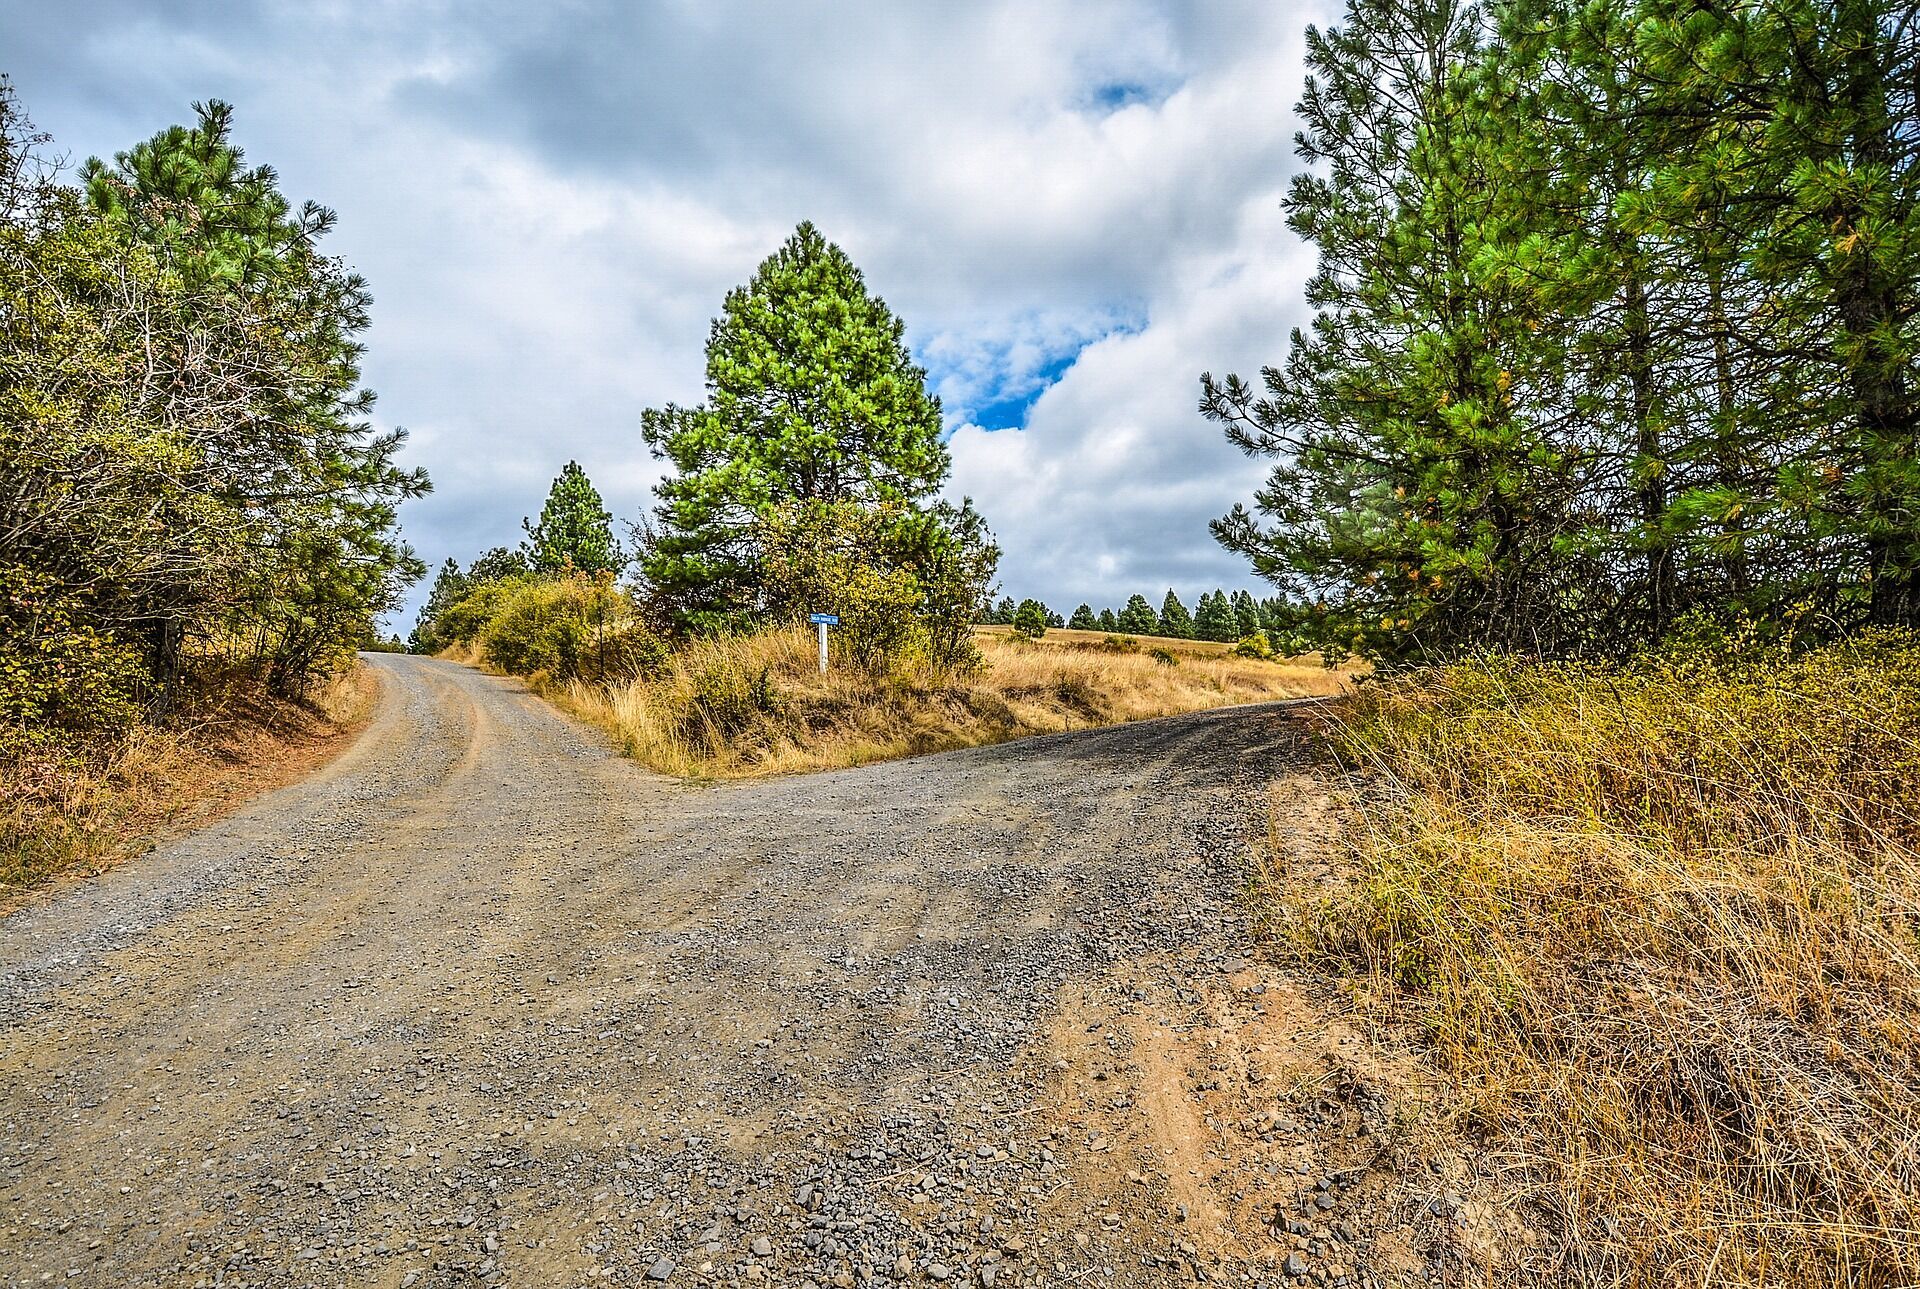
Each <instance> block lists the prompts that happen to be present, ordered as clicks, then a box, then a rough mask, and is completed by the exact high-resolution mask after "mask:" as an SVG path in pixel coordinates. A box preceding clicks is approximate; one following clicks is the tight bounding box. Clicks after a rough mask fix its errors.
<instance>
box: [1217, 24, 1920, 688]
mask: <svg viewBox="0 0 1920 1289" xmlns="http://www.w3.org/2000/svg"><path fill="white" fill-rule="evenodd" d="M1910 33H1911V15H1910V13H1908V12H1907V8H1906V7H1905V6H1902V5H1894V4H1890V3H1886V2H1884V0H1859V2H1858V3H1846V4H1819V3H1799V2H1798V0H1792V2H1786V3H1778V4H1775V3H1768V4H1752V5H1733V6H1721V7H1718V8H1715V7H1711V6H1709V7H1704V8H1703V7H1700V6H1679V7H1675V6H1672V5H1662V4H1656V3H1653V2H1652V0H1599V2H1598V3H1595V4H1590V5H1582V6H1576V7H1568V6H1564V5H1557V4H1549V3H1545V0H1521V2H1520V3H1514V4H1506V5H1501V6H1495V7H1489V8H1487V9H1476V8H1471V7H1461V6H1456V5H1454V4H1451V3H1448V2H1447V0H1420V2H1419V3H1415V4H1412V5H1407V4H1400V3H1387V0H1352V2H1351V3H1350V4H1349V5H1348V6H1347V11H1346V18H1345V22H1344V24H1343V25H1342V27H1341V28H1340V29H1339V30H1337V31H1328V32H1318V31H1314V32H1310V33H1309V39H1308V54H1309V64H1310V70H1311V72H1312V79H1311V80H1310V82H1309V85H1308V88H1307V91H1306V94H1305V96H1304V97H1303V99H1302V101H1301V103H1300V109H1299V110H1300V115H1301V117H1302V119H1303V121H1304V122H1305V125H1306V129H1305V131H1304V133H1303V134H1302V136H1301V144H1300V151H1301V155H1302V157H1303V158H1304V159H1305V160H1306V161H1307V162H1308V163H1309V166H1310V169H1309V171H1308V172H1307V173H1304V174H1302V175H1301V176H1300V177H1299V178H1298V179H1296V181H1295V183H1294V186H1293V188H1292V191H1291V194H1290V196H1289V198H1288V202H1287V207H1288V212H1289V218H1290V222H1291V224H1292V226H1293V227H1294V229H1295V230H1296V231H1297V232H1299V233H1300V234H1301V235H1302V236H1304V237H1307V238H1309V239H1310V240H1312V241H1313V242H1315V244H1316V245H1317V246H1318V248H1319V251H1320V271H1319V273H1318V274H1317V276H1316V277H1315V278H1314V279H1313V281H1312V282H1311V283H1310V285H1309V288H1308V296H1309V300H1310V302H1311V303H1312V304H1313V305H1314V306H1315V308H1316V309H1317V310H1318V313H1317V316H1316V318H1315V320H1314V323H1313V325H1312V327H1311V328H1310V329H1308V330H1305V331H1302V332H1298V333H1296V334H1295V335H1294V337H1293V340H1292V345H1291V348H1290V351H1289V353H1288V355H1287V358H1286V361H1285V362H1284V364H1283V365H1281V366H1279V367H1277V368H1272V369H1268V370H1267V371H1265V372H1264V373H1263V382H1262V383H1263V388H1262V389H1261V390H1260V391H1258V392H1256V391H1255V389H1254V388H1253V387H1252V386H1250V385H1249V384H1248V383H1246V382H1244V381H1242V380H1240V379H1239V378H1238V377H1231V376H1230V377H1228V378H1226V379H1225V380H1223V381H1219V382H1216V381H1214V380H1213V379H1212V378H1211V377H1206V378H1203V398H1202V409H1203V411H1204V412H1205V413H1206V415H1207V416H1209V417H1210V418H1212V419H1214V420H1216V421H1218V422H1220V423H1221V424H1222V425H1223V426H1224V427H1225V429H1226V432H1227V435H1228V437H1229V438H1230V439H1231V440H1232V441H1233V442H1234V443H1236V444H1238V445H1239V446H1241V447H1242V448H1243V449H1245V450H1247V451H1248V452H1251V453H1256V454H1262V455H1271V456H1273V457H1275V458H1277V462H1278V463H1277V464H1276V466H1275V469H1274V471H1273V473H1272V475H1271V476H1270V478H1269V480H1268V482H1267V484H1266V486H1265V487H1264V488H1262V489H1261V490H1260V491H1259V492H1258V494H1257V495H1256V497H1255V499H1254V504H1253V507H1252V509H1251V510H1249V509H1247V508H1241V507H1236V508H1235V510H1234V511H1233V512H1232V513H1230V514H1229V515H1227V516H1226V517H1225V518H1223V519H1221V520H1220V521H1218V522H1216V524H1215V525H1214V531H1215V534H1216V536H1217V537H1218V538H1219V539H1220V540H1221V542H1223V543H1224V544H1225V545H1226V546H1228V547H1229V548H1230V549H1233V550H1236V551H1240V552H1242V553H1243V554H1245V555H1247V556H1248V557H1249V559H1250V560H1251V562H1252V564H1253V567H1254V569H1255V571H1256V572H1258V573H1260V574H1261V575H1262V576H1265V577H1267V578H1269V579H1271V580H1273V581H1274V582H1276V583H1277V584H1278V585H1280V586H1282V587H1284V588H1288V589H1292V590H1298V591H1301V592H1304V593H1306V594H1307V595H1308V596H1310V597H1311V598H1312V600H1313V601H1314V602H1315V607H1314V609H1313V611H1312V613H1311V614H1310V615H1306V616H1302V617H1300V618H1299V619H1298V620H1300V621H1303V622H1308V623H1310V624H1311V625H1312V626H1313V628H1314V629H1315V630H1316V632H1317V633H1318V634H1319V637H1320V638H1321V639H1324V640H1327V641H1329V642H1332V643H1336V644H1339V645H1341V646H1351V647H1356V648H1359V649H1362V650H1363V651H1366V652H1369V653H1372V654H1376V655H1380V656H1388V657H1391V656H1404V655H1411V654H1418V653H1421V652H1423V651H1442V652H1444V651H1448V650H1453V649H1458V648H1461V647H1464V646H1469V645H1472V644H1476V643H1484V644H1494V645H1500V646H1504V647H1509V648H1516V649H1526V650H1530V651H1537V652H1545V653H1548V654H1603V655H1612V656H1623V655H1624V654H1626V653H1628V652H1631V651H1632V650H1633V649H1634V648H1635V647H1637V645H1638V643H1639V642H1640V641H1643V640H1646V639H1648V638H1657V637H1659V636H1661V635H1663V634H1665V633H1666V632H1667V631H1668V630H1669V629H1670V628H1671V626H1672V625H1673V624H1674V622H1675V621H1677V620H1678V619H1679V618H1680V617H1681V616H1682V615H1684V614H1686V613H1688V612H1692V611H1696V610H1700V611H1706V612H1708V613H1712V614H1717V615H1738V614H1742V613H1744V614H1750V615H1754V616H1756V617H1761V618H1769V619H1772V620H1774V621H1776V622H1781V623H1787V622H1794V621H1799V622H1800V623H1801V628H1800V629H1801V630H1803V632H1804V631H1807V630H1812V629H1815V628H1816V626H1817V629H1818V630H1819V631H1822V632H1826V633H1829V634H1831V633H1837V632H1844V631H1847V630H1851V629H1853V628H1856V627H1858V626H1860V625H1862V624H1866V623H1887V624H1893V623H1898V624H1907V625H1916V624H1920V504H1916V499H1920V448H1916V444H1917V443H1920V433H1917V427H1916V419H1915V411H1916V409H1915V400H1916V397H1917V396H1920V391H1916V388H1915V381H1914V378H1913V372H1914V369H1915V364H1916V358H1917V357H1920V132H1916V131H1915V130H1914V129H1913V128H1912V122H1913V121H1914V120H1915V119H1916V117H1917V116H1920V107H1917V106H1916V100H1915V96H1916V92H1917V87H1920V78H1917V76H1916V73H1917V72H1920V46H1916V43H1915V42H1914V41H1913V40H1912V39H1911V35H1910ZM1242 616H1244V615H1242ZM1242 625H1244V623H1243V624H1242Z"/></svg>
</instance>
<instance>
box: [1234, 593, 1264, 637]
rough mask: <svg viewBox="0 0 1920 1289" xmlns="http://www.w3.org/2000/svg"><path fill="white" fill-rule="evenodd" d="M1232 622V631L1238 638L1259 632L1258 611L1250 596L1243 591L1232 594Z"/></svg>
mask: <svg viewBox="0 0 1920 1289" xmlns="http://www.w3.org/2000/svg"><path fill="white" fill-rule="evenodd" d="M1233 620H1234V622H1235V624H1236V625H1235V627H1234V630H1235V631H1237V632H1238V633H1239V635H1240V636H1250V635H1252V634H1253V633H1254V632H1256V631H1258V630H1260V610H1259V609H1258V608H1257V607H1255V605H1254V603H1253V596H1252V595H1250V594H1248V593H1247V592H1245V591H1235V592H1234V593H1233ZM1236 638H1237V637H1236Z"/></svg>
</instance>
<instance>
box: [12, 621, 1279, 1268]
mask: <svg viewBox="0 0 1920 1289" xmlns="http://www.w3.org/2000/svg"><path fill="white" fill-rule="evenodd" d="M369 661H370V662H371V663H372V665H374V666H375V667H377V668H379V669H380V671H381V673H382V682H383V696H382V700H381V705H380V709H379V712H378V714H377V716H376V717H375V719H374V721H373V724H372V725H371V726H370V727H369V729H368V731H367V733H366V734H365V735H364V736H363V737H362V738H361V739H360V740H359V741H358V742H357V743H356V744H355V746H354V747H353V749H352V750H350V751H349V752H348V753H346V754H345V755H344V756H343V757H342V758H340V759H339V760H338V761H336V762H334V763H333V764H332V765H331V766H329V767H328V768H327V769H326V770H325V771H323V772H322V773H321V774H319V775H318V776H316V777H315V778H312V779H310V780H307V781H305V782H302V783H300V784H297V785H295V786H293V787H290V788H287V789H284V790H281V791H279V792H276V793H274V794H272V795H271V796H268V797H265V798H262V799H260V800H258V801H256V802H255V803H253V804H252V805H250V806H249V807H247V808H245V809H244V810H242V811H240V812H239V813H236V814H234V815H231V816H229V817H228V818H226V819H224V820H222V821H221V822H219V823H218V824H216V825H214V826H213V827H210V828H208V829H206V830H204V831H202V832H200V833H197V834H195V835H194V836H192V837H189V838H187V839H185V840H183V841H181V842H178V843H176V844H173V845H170V846H168V847H165V848H163V849H162V850H160V851H157V852H155V853H154V854H152V855H150V856H147V857H145V858H143V859H141V860H139V861H136V862H132V863H129V864H126V865H124V866H122V867H120V868H119V869H116V870H114V871H112V872H110V873H108V874H107V875H105V876H104V877H102V878H100V879H98V880H95V881H93V882H90V883H87V884H85V885H79V886H73V887H68V888H66V889H64V890H62V891H61V892H59V893H57V894H56V895H55V896H53V897H51V898H48V899H46V900H44V901H42V902H41V903H39V904H36V905H32V906H29V907H27V908H25V909H22V910H20V911H19V912H17V913H15V914H14V915H12V916H11V917H8V918H7V919H5V920H4V921H3V922H0V1205H3V1207H0V1284H5V1285H9V1286H13V1285H21V1286H24V1285H29V1284H42V1283H58V1284H87V1285H113V1286H121V1285H196V1284H205V1285H240V1284H246V1285H355V1286H359V1285H391V1286H439V1285H459V1286H466V1285H494V1284H503V1283H504V1284H512V1285H528V1286H548V1285H555V1286H574V1285H579V1286H594V1285H600V1284H612V1285H621V1286H634V1285H645V1284H650V1283H658V1282H662V1281H664V1282H666V1283H668V1284H671V1285H681V1284H710V1283H712V1284H732V1283H755V1282H757V1283H764V1284H772V1285H806V1284H810V1283H811V1284H815V1285H818V1286H822V1287H824V1286H828V1285H840V1286H850V1285H864V1284H868V1283H875V1284H889V1285H891V1284H896V1283H900V1282H903V1281H904V1282H908V1283H914V1284H919V1283H923V1282H924V1283H946V1284H956V1285H957V1284H965V1285H976V1286H985V1287H987V1289H993V1287H994V1286H1008V1285H1026V1284H1032V1285H1064V1284H1095V1285H1135V1284H1139V1285H1159V1284H1169V1283H1190V1282H1191V1281H1192V1279H1193V1278H1195V1277H1196V1276H1200V1275H1209V1274H1210V1278H1214V1279H1226V1280H1228V1281H1230V1282H1232V1283H1244V1282H1247V1281H1252V1280H1255V1279H1256V1278H1257V1277H1256V1275H1255V1273H1254V1272H1253V1271H1251V1270H1243V1269H1241V1268H1239V1267H1237V1266H1234V1265H1231V1264H1226V1263H1217V1265H1216V1266H1215V1269H1214V1270H1213V1271H1212V1272H1211V1273H1208V1272H1207V1271H1204V1270H1201V1269H1200V1267H1201V1264H1202V1263H1203V1262H1205V1261H1206V1256H1205V1252H1204V1251H1196V1250H1194V1249H1193V1247H1192V1246H1191V1244H1186V1245H1185V1246H1184V1251H1183V1241H1182V1239H1181V1232H1180V1230H1179V1229H1178V1223H1179V1222H1180V1221H1181V1220H1182V1218H1183V1217H1184V1212H1179V1213H1176V1212H1174V1211H1173V1206H1171V1205H1160V1204H1157V1203H1155V1202H1154V1201H1153V1199H1152V1197H1151V1196H1150V1195H1149V1196H1147V1197H1146V1198H1144V1199H1134V1200H1128V1203H1127V1205H1126V1207H1125V1208H1124V1210H1123V1209H1122V1208H1121V1207H1120V1202H1119V1201H1120V1198H1123V1197H1115V1196H1108V1195H1104V1194H1101V1193H1099V1188H1100V1187H1101V1186H1102V1185H1104V1184H1105V1183H1103V1182H1102V1181H1100V1180H1099V1179H1100V1178H1101V1177H1102V1176H1103V1175H1104V1174H1102V1173H1101V1172H1100V1170H1098V1169H1097V1168H1089V1167H1086V1166H1085V1165H1086V1164H1087V1161H1088V1157H1089V1155H1090V1152H1091V1153H1094V1154H1097V1152H1099V1151H1100V1150H1102V1149H1103V1148H1104V1147H1105V1142H1104V1139H1098V1138H1096V1139H1089V1138H1087V1137H1085V1136H1083V1135H1082V1133H1081V1132H1080V1131H1078V1130H1077V1127H1076V1124H1075V1123H1074V1122H1073V1121H1071V1120H1067V1121H1062V1120H1060V1119H1059V1118H1058V1111H1057V1107H1058V1106H1059V1105H1061V1104H1065V1103H1067V1101H1068V1100H1070V1098H1066V1097H1064V1096H1063V1092H1066V1091H1071V1089H1063V1088H1062V1086H1061V1084H1062V1080H1063V1079H1068V1080H1070V1079H1071V1077H1072V1076H1070V1075H1063V1074H1062V1067H1063V1066H1064V1065H1065V1064H1066V1063H1065V1062H1064V1061H1061V1060H1058V1059H1057V1053H1056V1051H1055V1050H1054V1049H1053V1048H1050V1047H1049V1044H1048V1033H1049V1027H1050V1026H1054V1025H1056V1024H1057V1022H1058V1013H1057V1003H1058V999H1059V995H1060V992H1061V990H1062V988H1063V986H1067V985H1074V986H1075V987H1076V988H1078V987H1079V982H1083V981H1085V980H1088V979H1090V978H1093V977H1097V976H1102V975H1110V974H1111V973H1112V972H1113V971H1114V969H1115V967H1116V964H1122V965H1124V964H1125V963H1127V962H1129V961H1133V960H1139V961H1146V960H1148V959H1150V958H1155V957H1156V956H1157V957H1161V958H1164V956H1165V955H1166V954H1167V953H1169V952H1171V951H1176V950H1177V951H1178V952H1180V953H1182V954H1184V955H1186V957H1185V958H1184V959H1183V960H1185V961H1191V962H1196V963H1202V964H1205V963H1218V962H1228V963H1231V961H1232V957H1233V955H1235V954H1238V953H1240V952H1243V951H1244V944H1243V942H1242V936H1243V934H1244V932H1243V929H1242V926H1241V923H1240V921H1239V917H1238V914H1237V912H1236V907H1237V884H1238V881H1239V875H1238V869H1237V867H1236V865H1237V863H1238V860H1237V858H1236V857H1237V856H1238V855H1239V854H1240V852H1241V838H1240V833H1239V830H1240V829H1241V828H1242V827H1243V826H1245V824H1246V822H1247V821H1248V820H1249V819H1251V818H1256V817H1257V811H1256V810H1253V809H1250V808H1249V807H1250V803H1251V802H1252V800H1254V799H1255V798H1257V796H1258V794H1259V792H1260V791H1261V790H1262V785H1264V783H1265V782H1266V781H1267V780H1268V779H1269V778H1270V777H1271V776H1272V774H1273V772H1274V770H1275V767H1276V765H1278V764H1280V763H1281V762H1283V761H1284V760H1286V759H1289V758H1291V757H1293V756H1294V755H1295V753H1294V752H1293V751H1292V750H1291V749H1292V748H1293V747H1294V736H1293V735H1292V733H1291V731H1290V729H1289V724H1288V720H1287V717H1286V715H1285V713H1284V712H1283V711H1282V710H1281V709H1278V708H1242V709H1235V710H1230V711H1224V712H1216V713H1203V714H1198V715H1193V716H1187V717H1178V718H1174V719H1171V720H1163V721H1153V722H1145V723H1141V724H1136V725H1129V726H1121V727H1116V728H1110V729H1104V730H1094V731H1088V732H1082V733H1074V734H1065V735H1057V736H1051V737H1044V738H1035V739H1029V740H1026V741H1022V742H1018V743H1011V744H1005V745H1002V746H999V747H993V748H983V749H977V750H972V751H965V752H957V753H949V754H945V755H940V756H933V757H923V758H919V759H914V760H906V761H896V762H891V763H888V764H884V765H877V766H870V767H864V768H859V769H853V770H846V771H840V772H836V773H830V774H820V775H812V776H807V777H799V778H789V779H780V780H773V781H764V782H754V783H746V784H736V785H730V786H724V787H709V788H694V787H687V786H683V785H680V784H677V783H673V782H670V781H667V780H663V779H660V778H657V777H653V776H650V775H648V774H647V773H646V772H644V771H642V770H640V769H639V768H637V767H636V766H635V765H634V764H633V763H631V762H629V761H625V760H622V759H621V758H619V757H618V756H616V755H614V754H613V753H612V752H611V751H610V750H609V749H608V748H607V747H606V746H605V744H604V743H603V742H602V741H601V740H600V739H599V738H598V737H597V736H595V735H594V734H592V733H591V732H588V731H584V730H582V729H581V728H580V727H578V726H575V725H573V724H571V723H570V722H568V721H566V720H565V719H564V718H562V717H560V716H559V715H557V714H556V713H555V712H554V711H553V710H552V709H551V708H549V707H548V706H547V705H545V704H544V703H542V702H541V701H540V700H538V699H536V698H534V697H532V696H530V695H529V694H527V693H526V692H525V691H524V690H522V689H521V688H520V687H519V686H518V685H517V684H515V683H514V682H511V681H507V680H501V679H498V678H495V677H490V676H486V675H482V674H480V673H478V672H475V671H472V670H469V669H467V668H464V667H460V666H457V665H454V664H451V663H446V662H440V661H433V660H426V659H420V658H410V657H402V656H390V655H381V656H374V657H372V658H370V660H369ZM1088 1077H1090V1078H1091V1077H1104V1075H1099V1076H1095V1075H1091V1074H1090V1075H1088ZM1090 1179H1091V1180H1090ZM1132 1180H1133V1181H1134V1182H1136V1183H1137V1182H1139V1181H1140V1180H1141V1179H1140V1178H1133V1179H1132ZM1114 1186H1115V1187H1116V1188H1125V1187H1127V1186H1128V1183H1127V1182H1125V1181H1117V1182H1115V1183H1114ZM1133 1189H1135V1190H1137V1189H1138V1187H1134V1188H1133ZM1259 1282H1261V1283H1265V1281H1264V1280H1260V1281H1259Z"/></svg>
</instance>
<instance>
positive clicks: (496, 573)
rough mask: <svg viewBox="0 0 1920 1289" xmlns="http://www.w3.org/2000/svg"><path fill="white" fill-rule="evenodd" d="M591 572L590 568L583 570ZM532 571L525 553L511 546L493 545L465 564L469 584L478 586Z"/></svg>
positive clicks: (520, 575) (527, 574)
mask: <svg viewBox="0 0 1920 1289" xmlns="http://www.w3.org/2000/svg"><path fill="white" fill-rule="evenodd" d="M583 571H587V572H591V571H592V570H583ZM532 572H533V567H532V565H530V564H528V563H527V557H526V555H525V554H524V553H523V552H521V551H517V550H515V549H513V548H512V547H511V546H495V547H494V548H493V549H492V550H490V551H488V552H487V553H486V554H484V555H482V556H481V557H480V558H479V559H476V560H475V561H473V563H472V564H470V565H468V566H467V571H466V574H465V577H466V580H467V584H468V585H469V586H478V585H480V584H481V583H482V582H499V581H503V580H505V579H507V578H511V577H527V576H529V575H530V574H531V573H532Z"/></svg>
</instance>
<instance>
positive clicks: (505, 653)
mask: <svg viewBox="0 0 1920 1289" xmlns="http://www.w3.org/2000/svg"><path fill="white" fill-rule="evenodd" d="M438 630H439V631H440V632H441V633H442V635H443V636H444V638H445V639H446V640H447V642H448V643H461V644H471V645H473V646H474V647H475V648H477V649H478V650H479V652H480V656H481V657H482V658H484V659H486V661H487V662H488V663H490V664H491V665H493V666H495V667H498V668H500V670H502V671H507V672H512V673H514V674H516V675H521V676H531V677H535V678H547V679H552V680H584V681H591V682H594V683H604V684H618V683H622V682H625V681H629V680H632V679H634V678H636V677H638V676H643V675H650V674H652V673H653V672H654V671H656V670H657V669H658V668H659V667H660V666H661V665H662V664H663V663H664V662H665V661H666V657H667V648H666V645H665V643H664V642H663V641H662V640H661V639H660V638H659V637H658V636H657V635H655V634H654V633H653V632H652V631H651V630H649V629H648V628H647V627H646V625H645V624H644V623H643V622H641V621H640V619H639V617H638V616H637V612H636V610H635V607H634V605H633V602H632V601H631V600H630V599H629V598H628V597H627V595H626V594H625V593H624V592H622V591H621V590H620V589H619V588H618V587H616V586H614V584H613V575H612V574H611V573H609V572H605V571H602V572H600V573H595V574H588V573H580V572H573V573H569V574H567V575H566V576H564V577H553V578H541V577H533V576H522V577H510V578H506V579H503V580H501V581H497V582H484V583H482V584H480V585H479V586H477V587H475V588H473V590H471V591H470V592H469V593H468V594H467V596H466V597H465V598H464V599H461V600H459V601H457V602H456V603H454V604H452V605H450V606H448V607H447V608H446V609H445V610H444V611H443V612H442V613H441V615H440V618H439V623H438Z"/></svg>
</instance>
